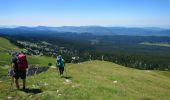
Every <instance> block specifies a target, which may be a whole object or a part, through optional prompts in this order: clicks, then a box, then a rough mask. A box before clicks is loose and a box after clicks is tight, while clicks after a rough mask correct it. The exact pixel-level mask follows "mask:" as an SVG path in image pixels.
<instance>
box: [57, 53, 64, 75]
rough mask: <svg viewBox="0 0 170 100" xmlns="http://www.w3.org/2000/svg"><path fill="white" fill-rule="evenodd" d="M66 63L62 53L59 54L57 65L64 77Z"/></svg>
mask: <svg viewBox="0 0 170 100" xmlns="http://www.w3.org/2000/svg"><path fill="white" fill-rule="evenodd" d="M64 65H65V64H64V59H63V58H62V56H61V55H59V56H57V59H56V67H57V68H58V70H59V74H60V76H61V77H63V72H64Z"/></svg>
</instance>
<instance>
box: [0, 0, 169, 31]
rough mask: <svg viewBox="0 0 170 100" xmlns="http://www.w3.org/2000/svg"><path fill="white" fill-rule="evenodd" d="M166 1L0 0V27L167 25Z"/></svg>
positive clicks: (167, 5)
mask: <svg viewBox="0 0 170 100" xmlns="http://www.w3.org/2000/svg"><path fill="white" fill-rule="evenodd" d="M169 5H170V1H168V0H166V1H163V0H101V1H98V0H74V2H73V1H72V0H43V1H42V0H29V1H25V0H24V1H21V0H12V1H11V0H1V1H0V26H54V27H59V26H106V27H160V28H169V27H170V7H169Z"/></svg>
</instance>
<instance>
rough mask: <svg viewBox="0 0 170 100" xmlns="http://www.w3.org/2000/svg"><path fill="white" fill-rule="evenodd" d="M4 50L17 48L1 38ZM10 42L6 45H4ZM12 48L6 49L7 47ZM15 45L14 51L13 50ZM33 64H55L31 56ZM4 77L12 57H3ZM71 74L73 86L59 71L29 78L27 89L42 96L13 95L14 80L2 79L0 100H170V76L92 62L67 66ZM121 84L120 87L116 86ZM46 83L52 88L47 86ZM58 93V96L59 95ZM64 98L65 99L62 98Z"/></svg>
mask: <svg viewBox="0 0 170 100" xmlns="http://www.w3.org/2000/svg"><path fill="white" fill-rule="evenodd" d="M0 41H2V42H1V44H0V47H3V48H8V47H9V49H10V48H11V49H12V48H16V47H15V46H14V47H13V46H12V44H10V43H9V42H8V41H7V40H6V39H3V38H0ZM4 41H6V42H4ZM7 43H9V44H8V46H7V47H5V45H4V44H7ZM10 45H11V47H10ZM27 57H28V62H29V64H40V65H47V64H48V63H49V62H53V63H54V62H55V61H54V59H53V58H49V57H45V56H43V57H35V56H27ZM0 61H4V63H1V62H0V64H1V65H0V66H1V67H0V76H3V75H4V74H5V73H6V69H4V68H2V67H4V66H5V65H9V64H10V63H9V62H10V55H8V54H6V53H0ZM2 72H3V73H2ZM67 74H68V76H70V77H72V78H70V80H71V83H69V84H64V83H63V82H64V81H65V80H64V79H61V78H59V77H58V73H57V72H56V70H55V69H49V70H48V71H47V72H44V73H41V74H39V75H36V76H35V77H33V76H31V77H28V78H27V87H28V88H29V89H33V88H35V87H33V85H37V86H38V87H36V88H38V89H41V90H42V91H43V92H42V93H39V94H32V93H25V92H22V91H10V89H9V87H10V78H7V77H2V78H0V99H7V98H8V97H12V99H36V100H37V99H44V100H46V99H52V100H54V99H68V100H76V99H78V100H80V99H83V100H87V99H91V100H94V99H96V100H103V99H105V100H108V99H111V100H113V99H115V100H125V99H126V100H128V99H129V100H140V99H141V100H154V99H156V100H168V99H170V95H169V93H170V73H169V72H161V71H150V72H148V71H143V70H136V69H131V68H126V67H123V66H120V65H116V64H113V63H110V62H102V61H92V62H84V63H81V64H67ZM113 81H117V83H113ZM45 83H46V84H47V83H48V85H45ZM57 91H58V92H57ZM60 94H61V95H60Z"/></svg>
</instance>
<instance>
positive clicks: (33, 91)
mask: <svg viewBox="0 0 170 100" xmlns="http://www.w3.org/2000/svg"><path fill="white" fill-rule="evenodd" d="M24 92H25V93H33V94H38V93H42V92H43V91H42V90H41V89H25V91H24Z"/></svg>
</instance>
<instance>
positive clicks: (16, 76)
mask: <svg viewBox="0 0 170 100" xmlns="http://www.w3.org/2000/svg"><path fill="white" fill-rule="evenodd" d="M14 77H15V79H19V78H21V79H26V72H15V75H14Z"/></svg>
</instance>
